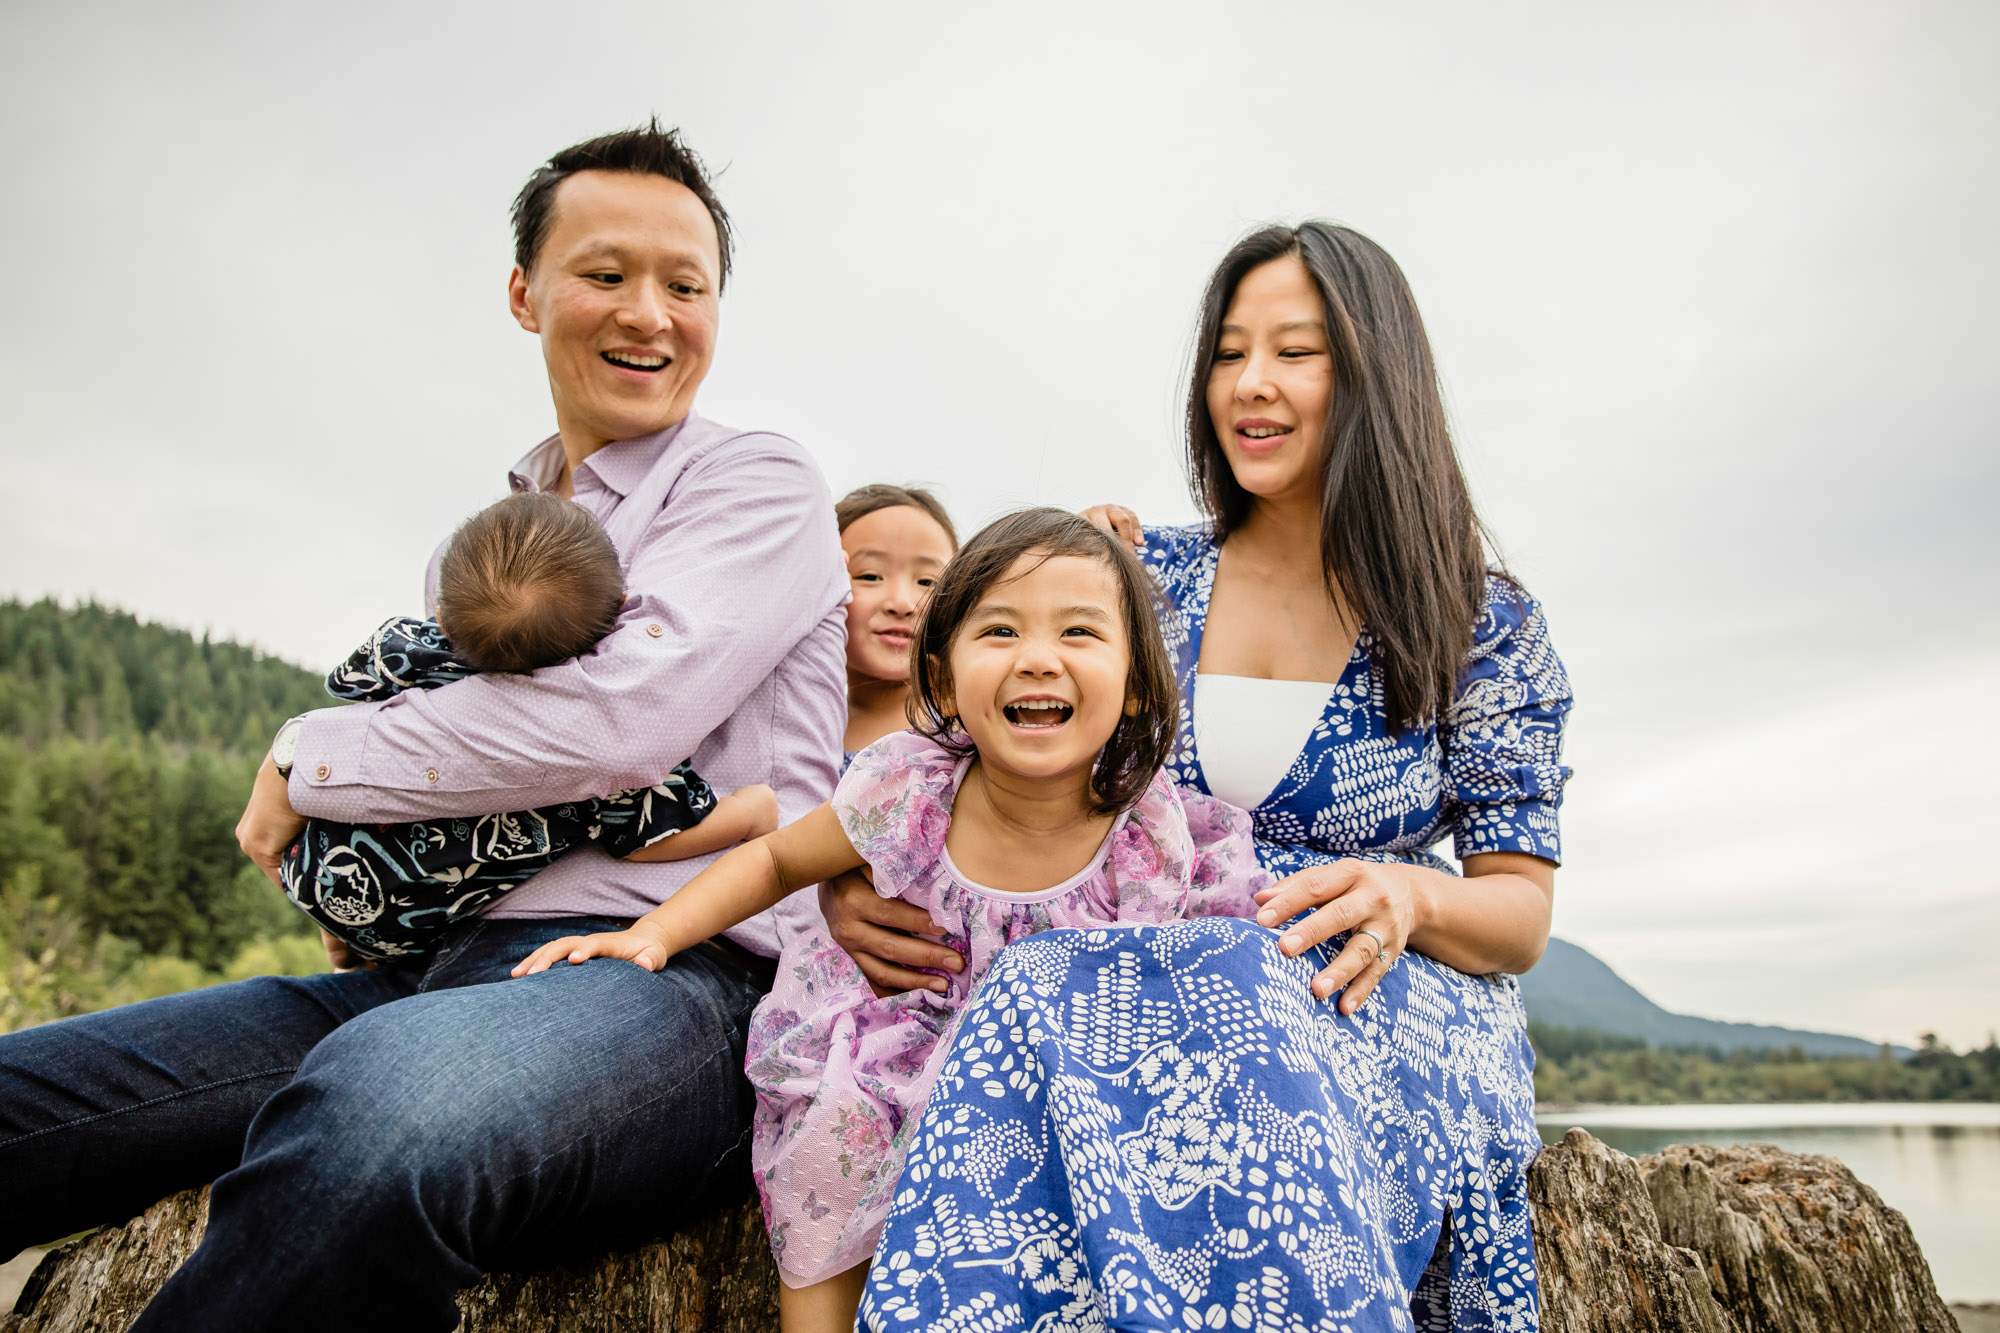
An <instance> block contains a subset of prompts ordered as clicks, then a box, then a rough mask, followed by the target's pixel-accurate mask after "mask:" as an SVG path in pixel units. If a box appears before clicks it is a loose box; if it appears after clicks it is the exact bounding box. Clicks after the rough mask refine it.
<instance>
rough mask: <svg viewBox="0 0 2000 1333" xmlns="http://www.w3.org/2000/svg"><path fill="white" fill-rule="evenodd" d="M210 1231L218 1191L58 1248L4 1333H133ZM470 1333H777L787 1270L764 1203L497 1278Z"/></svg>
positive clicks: (474, 1302)
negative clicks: (585, 1257)
mask: <svg viewBox="0 0 2000 1333" xmlns="http://www.w3.org/2000/svg"><path fill="white" fill-rule="evenodd" d="M207 1225H208V1191H207V1190H206V1189H198V1190H187V1191H185V1192H183V1193H180V1194H176V1195H174V1196H173V1197H171V1198H167V1199H162V1200H161V1201H160V1202H158V1203H156V1204H154V1205H153V1206H152V1207H151V1208H148V1209H147V1210H146V1211H145V1212H143V1213H141V1214H140V1215H139V1216H138V1217H136V1218H134V1219H132V1220H131V1221H130V1222H127V1223H126V1224H125V1225H124V1226H122V1227H105V1228H104V1229H103V1230H101V1231H95V1232H92V1233H91V1234H90V1235H88V1236H85V1237H84V1238H83V1239H81V1240H77V1241H72V1242H71V1243H70V1244H68V1245H65V1246H63V1247H62V1248H61V1249H59V1250H52V1251H50V1252H49V1254H48V1255H47V1257H45V1258H44V1259H43V1260H42V1262H41V1265H40V1266H39V1267H37V1268H36V1269H35V1272H34V1275H33V1276H32V1277H30V1278H29V1279H28V1283H27V1285H26V1286H25V1287H23V1288H22V1289H21V1295H20V1298H19V1300H17V1301H16V1302H15V1305H14V1313H13V1314H11V1315H0V1333H30V1331H31V1330H32V1333H125V1330H126V1329H128V1328H130V1327H131V1326H132V1322H133V1321H134V1320H135V1319H137V1318H138V1317H139V1311H141V1310H143V1309H144V1308H145V1307H146V1302H147V1301H149V1300H151V1299H152V1297H153V1293H154V1292H156V1291H158V1290H159V1289H160V1286H161V1284H162V1283H164V1282H165V1281H166V1280H167V1277H168V1275H170V1274H171V1273H172V1272H173V1271H174V1270H175V1269H176V1268H178V1267H180V1264H181V1261H182V1260H184V1259H186V1258H187V1257H188V1256H189V1255H190V1254H192V1253H194V1247H195V1246H196V1245H198V1244H200V1243H201V1233H202V1231H203V1229H204V1228H205V1227H206V1226H207ZM458 1308H459V1310H460V1311H461V1312H462V1313H463V1314H464V1322H463V1323H461V1324H460V1325H459V1328H460V1330H461V1333H558V1330H560V1333H613V1331H614V1330H616V1331H617V1333H634V1331H635V1330H640V1329H654V1330H663V1331H667V1330H670V1331H671V1333H707V1331H708V1330H714V1333H774V1331H775V1330H776V1329H777V1327H778V1270H777V1267H776V1266H775V1265H774V1264H773V1263H772V1262H771V1249H770V1245H769V1243H768V1242H767V1241H766V1240H765V1237H764V1216H763V1213H762V1211H761V1210H760V1209H759V1208H758V1206H757V1200H756V1198H755V1197H754V1196H753V1197H751V1198H748V1199H746V1200H744V1201H742V1202H740V1203H736V1204H732V1205H730V1206H728V1207H726V1208H724V1209H722V1210H721V1211H719V1212H716V1213H712V1214H710V1215H709V1216H707V1217H704V1218H702V1219H700V1220H699V1221H696V1222H693V1223H690V1224H689V1225H688V1226H686V1227H683V1228H682V1229H681V1230H680V1231H678V1232H676V1233H674V1234H673V1235H672V1236H670V1237H668V1238H667V1239H666V1240H663V1241H659V1242H657V1243H655V1244H652V1245H646V1246H642V1247H640V1248H639V1249H636V1250H626V1251H622V1252H620V1253H617V1254H612V1255H607V1256H606V1257H605V1258H603V1259H601V1260H598V1261H596V1262H593V1263H589V1264H580V1265H573V1266H567V1267H555V1268H545V1269H538V1270H535V1271H533V1272H524V1273H495V1274H492V1275H489V1276H488V1277H486V1278H485V1279H484V1280H482V1281H481V1282H480V1283H479V1284H478V1285H477V1286H474V1287H468V1288H466V1289H465V1290H464V1291H462V1292H460V1293H459V1294H458Z"/></svg>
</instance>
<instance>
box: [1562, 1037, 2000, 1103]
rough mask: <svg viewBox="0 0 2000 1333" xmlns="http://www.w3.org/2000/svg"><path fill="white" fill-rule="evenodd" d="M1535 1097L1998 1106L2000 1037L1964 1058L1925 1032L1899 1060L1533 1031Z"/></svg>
mask: <svg viewBox="0 0 2000 1333" xmlns="http://www.w3.org/2000/svg"><path fill="white" fill-rule="evenodd" d="M1528 1038H1529V1040H1530V1041H1532V1042H1533V1043H1534V1047H1535V1096H1536V1098H1537V1100H1539V1101H1543V1102H1595V1103H1649V1102H1828V1101H1832V1102H1852V1101H1870V1102H1877V1101H1880V1102H1941V1101H2000V1040H1996V1039H1995V1038H1993V1037H1988V1038H1987V1042H1986V1045H1985V1046H1984V1047H1983V1048H1981V1049H1978V1050H1973V1051H1967V1052H1966V1053H1964V1054H1963V1055H1961V1054H1958V1053H1956V1052H1954V1051H1953V1050H1952V1049H1951V1047H1949V1046H1947V1045H1945V1044H1944V1043H1943V1042H1941V1041H1939V1040H1938V1038H1937V1035H1936V1034H1935V1033H1926V1034H1924V1044H1923V1049H1922V1050H1920V1051H1918V1052H1917V1054H1916V1055H1915V1056H1913V1057H1911V1058H1910V1059H1908V1060H1898V1059H1896V1058H1895V1056H1894V1055H1893V1054H1892V1053H1891V1052H1890V1051H1889V1048H1888V1047H1886V1046H1885V1047H1883V1048H1882V1050H1881V1051H1880V1052H1879V1053H1878V1054H1877V1055H1876V1056H1874V1057H1872V1058H1868V1057H1856V1056H1809V1055H1807V1054H1805V1053H1804V1052H1803V1051H1801V1050H1799V1049H1798V1048H1797V1047H1796V1046H1794V1047H1792V1048H1790V1049H1788V1050H1776V1051H1731V1052H1729V1053H1728V1054H1724V1053H1723V1052H1721V1051H1718V1050H1716V1049H1714V1048H1713V1047H1701V1046H1671V1047H1655V1046H1650V1045H1648V1044H1647V1043H1646V1042H1644V1041H1642V1040H1640V1039H1639V1038H1637V1037H1614V1036H1608V1035H1606V1034H1604V1033H1601V1032H1591V1031H1587V1030H1585V1029H1581V1028H1560V1027H1549V1026H1547V1025H1545V1024H1541V1023H1530V1024H1528Z"/></svg>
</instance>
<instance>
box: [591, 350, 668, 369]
mask: <svg viewBox="0 0 2000 1333" xmlns="http://www.w3.org/2000/svg"><path fill="white" fill-rule="evenodd" d="M598 355H599V356H600V357H602V358H604V359H605V360H606V361H608V362H610V363H611V364H612V365H614V366H617V367H618V368H619V369H620V370H643V371H646V372H648V373H651V372H652V371H655V370H665V369H666V368H667V366H668V365H670V364H671V363H672V362H673V358H672V357H670V356H668V355H666V354H665V353H662V352H599V353H598Z"/></svg>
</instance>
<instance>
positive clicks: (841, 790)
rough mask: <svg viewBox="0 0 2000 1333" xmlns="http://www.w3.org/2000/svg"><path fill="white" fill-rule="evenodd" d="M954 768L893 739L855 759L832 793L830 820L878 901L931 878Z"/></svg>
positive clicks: (910, 737) (917, 745)
mask: <svg viewBox="0 0 2000 1333" xmlns="http://www.w3.org/2000/svg"><path fill="white" fill-rule="evenodd" d="M957 768H958V760H957V758H956V757H955V756H953V755H951V754H949V753H947V752H946V751H945V750H944V749H943V748H942V747H940V746H939V745H938V744H937V743H936V742H934V741H932V740H930V739H929V738H927V737H924V736H920V735H918V734H917V733H916V732H914V731H899V732H896V733H894V734H892V735H888V736H884V737H883V738H882V739H881V740H879V741H876V742H875V743H874V744H873V745H871V746H869V747H868V748H867V749H865V750H862V751H861V752H860V753H858V754H856V755H855V756H854V762H853V763H851V764H849V765H848V768H847V772H846V773H844V774H842V775H841V779H840V784H839V785H838V786H836V787H835V788H834V789H833V801H832V805H833V813H834V816H835V817H836V818H837V819H839V820H840V827H841V830H842V831H843V832H845V833H846V834H847V840H848V841H849V842H851V843H853V844H854V850H855V853H856V854H857V855H859V856H860V857H861V859H862V860H864V861H866V862H867V863H868V868H869V869H870V870H871V871H873V872H874V876H875V891H876V892H877V893H879V894H881V895H882V896H883V897H884V898H907V897H909V896H910V890H911V889H913V888H915V887H917V886H918V885H920V884H927V883H928V882H929V881H930V879H931V878H932V877H933V875H934V874H935V872H936V869H937V867H938V865H939V863H940V861H941V860H942V857H943V853H944V838H945V833H946V832H947V831H948V830H949V829H950V827H951V789H952V780H953V778H954V777H955V776H956V773H957Z"/></svg>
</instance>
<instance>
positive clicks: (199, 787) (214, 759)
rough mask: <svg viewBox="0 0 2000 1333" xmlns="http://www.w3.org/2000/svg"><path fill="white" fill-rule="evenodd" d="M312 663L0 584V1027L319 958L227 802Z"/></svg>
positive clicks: (294, 701) (290, 706) (314, 701)
mask: <svg viewBox="0 0 2000 1333" xmlns="http://www.w3.org/2000/svg"><path fill="white" fill-rule="evenodd" d="M328 702H329V701H328V700H327V698H326V696H325V694H324V693H323V691H322V688H321V685H320V681H319V678H318V677H316V676H314V675H313V674H312V673H310V672H307V671H304V670H301V669H300V668H298V667H295V666H292V665H291V664H290V663H287V662H283V661H280V660H278V659H277V658H272V657H266V656H264V655H262V654H260V653H257V652H255V651H253V650H251V649H248V648H244V647H242V646H240V645H237V644H233V643H216V642H213V641H211V640H208V639H206V638H203V639H199V640H197V639H196V638H195V637H194V636H192V635H190V634H187V633H185V632H182V631H179V630H171V629H166V628H163V627H161V626H157V625H146V624H141V623H140V622H139V621H138V620H137V619H136V618H135V617H133V616H130V615H127V614H126V613H124V612H121V611H112V610H109V609H107V608H104V607H101V606H97V605H96V604H94V603H87V604H85V605H83V606H78V607H73V608H63V607H60V606H57V605H56V604H55V603H53V602H50V601H41V602H36V603H32V604H26V603H21V602H16V601H6V602H0V1031H5V1030H8V1029H10V1028H13V1027H18V1026H22V1025H25V1024H28V1023H37V1022H46V1021H48V1020H49V1019H52V1018H60V1017H64V1016H66V1015H68V1014H73V1013H84V1012H87V1011H89V1010H93V1009H100V1008H103V1007H105V1006H107V1005H113V1004H123V1003H126V1002H128V1001H130V1000H135V999H145V998H148V997H150V996H154V995H165V994H170V993H172V992H174V991H178V990H186V989H188V988H190V987H192V986H200V985H210V984H213V983H214V982H217V981H223V980H232V979H235V978H236V977H238V976H247V975H251V974H253V972H254V971H257V970H264V971H273V972H288V973H301V972H309V971H316V970H320V969H322V968H324V966H325V960H324V957H323V956H322V955H321V953H320V949H319V944H318V936H317V932H316V931H314V930H313V929H312V928H311V924H310V923H309V922H308V921H307V920H306V918H305V917H304V915H303V914H301V913H299V912H298V911H296V910H294V909H293V908H292V906H291V905H290V904H289V903H287V902H286V901H285V899H284V895H283V894H282V893H280V892H279V891H278V890H277V889H276V888H275V887H273V886H272V884H271V883H270V881H268V880H266V879H265V878H264V877H263V875H261V874H260V873H258V871H257V870H256V869H255V867H253V866H251V865H250V864H249V862H248V861H246V860H245V859H244V858H243V854H242V853H241V852H240V851H239V850H238V849H237V846H236V835H235V828H236V820H237V817H238V816H239V815H240V814H241V813H242V809H243V802H244V800H245V798H246V797H247V796H248V794H249V791H250V782H251V778H252V776H253V775H254V774H255V772H256V769H257V765H258V764H259V763H260V762H261V761H262V759H263V755H264V749H265V746H266V745H267V744H268V743H269V741H270V737H271V734H272V733H273V732H274V731H276V730H277V727H278V724H279V723H280V722H282V721H283V720H284V719H285V718H287V717H290V716H291V715H293V714H294V713H299V712H304V711H305V710H307V709H310V708H318V707H325V706H326V705H327V704H328Z"/></svg>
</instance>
